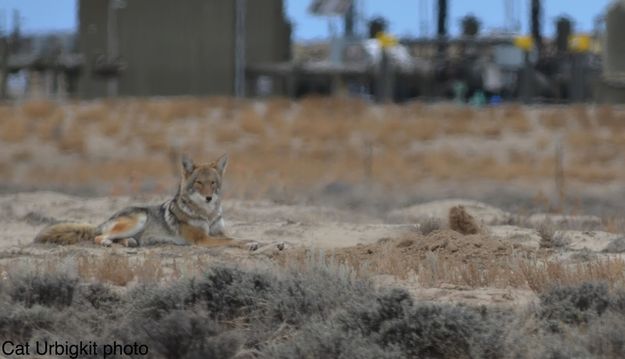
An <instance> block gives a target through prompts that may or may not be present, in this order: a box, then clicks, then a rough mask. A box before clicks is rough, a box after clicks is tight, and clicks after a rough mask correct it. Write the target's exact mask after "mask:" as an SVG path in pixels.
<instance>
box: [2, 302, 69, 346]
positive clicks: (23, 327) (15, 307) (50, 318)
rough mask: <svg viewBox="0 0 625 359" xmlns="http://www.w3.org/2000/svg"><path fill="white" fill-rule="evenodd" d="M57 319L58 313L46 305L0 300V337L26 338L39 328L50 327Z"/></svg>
mask: <svg viewBox="0 0 625 359" xmlns="http://www.w3.org/2000/svg"><path fill="white" fill-rule="evenodd" d="M57 320H58V313H57V312H56V311H55V310H53V309H51V308H48V307H43V306H40V305H33V306H30V307H26V306H24V305H22V304H15V303H9V302H4V303H3V302H0V338H2V339H12V340H19V341H23V340H27V339H29V338H31V336H32V335H33V333H34V332H35V331H37V330H41V329H51V328H53V327H54V324H55V323H56V321H57Z"/></svg>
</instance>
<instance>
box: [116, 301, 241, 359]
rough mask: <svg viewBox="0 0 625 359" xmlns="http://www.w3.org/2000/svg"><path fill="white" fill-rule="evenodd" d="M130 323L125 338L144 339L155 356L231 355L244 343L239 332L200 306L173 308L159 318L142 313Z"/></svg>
mask: <svg viewBox="0 0 625 359" xmlns="http://www.w3.org/2000/svg"><path fill="white" fill-rule="evenodd" d="M130 324H131V326H129V327H128V331H127V333H126V336H127V337H126V338H124V339H125V340H126V341H127V342H139V343H144V344H145V345H147V346H148V347H149V348H150V351H151V355H155V356H156V357H163V358H232V357H233V356H234V355H235V354H236V352H237V351H238V350H239V347H240V346H241V343H242V340H241V339H240V338H239V336H238V335H237V333H235V332H234V331H228V330H226V328H224V327H222V326H221V325H219V324H218V323H217V322H215V321H213V320H212V319H210V318H208V317H207V316H206V315H205V314H203V313H201V312H200V311H199V310H198V311H190V310H173V311H171V312H169V313H167V314H166V315H164V316H163V317H161V318H159V319H157V320H153V319H151V318H149V317H140V318H136V320H134V321H133V322H132V323H130Z"/></svg>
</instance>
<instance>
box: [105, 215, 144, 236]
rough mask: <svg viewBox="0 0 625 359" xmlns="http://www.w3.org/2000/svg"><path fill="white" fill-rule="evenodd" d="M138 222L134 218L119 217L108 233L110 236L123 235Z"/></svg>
mask: <svg viewBox="0 0 625 359" xmlns="http://www.w3.org/2000/svg"><path fill="white" fill-rule="evenodd" d="M138 222H139V220H138V219H137V218H136V217H120V218H118V219H117V220H116V223H115V225H114V226H113V228H111V230H110V231H109V232H110V234H113V235H114V234H119V233H125V232H128V231H130V230H131V229H133V228H134V227H135V226H136V225H137V223H138Z"/></svg>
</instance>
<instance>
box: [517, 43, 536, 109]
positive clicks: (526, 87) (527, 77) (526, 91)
mask: <svg viewBox="0 0 625 359" xmlns="http://www.w3.org/2000/svg"><path fill="white" fill-rule="evenodd" d="M533 81H534V76H533V68H532V63H531V61H530V52H529V50H526V51H524V52H523V70H521V89H520V90H521V100H522V101H523V103H529V102H530V100H531V98H532V96H533V94H532V92H533V91H532V87H533Z"/></svg>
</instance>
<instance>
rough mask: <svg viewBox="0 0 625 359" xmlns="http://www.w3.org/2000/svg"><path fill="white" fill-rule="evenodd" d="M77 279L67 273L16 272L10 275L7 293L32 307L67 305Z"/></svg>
mask: <svg viewBox="0 0 625 359" xmlns="http://www.w3.org/2000/svg"><path fill="white" fill-rule="evenodd" d="M77 284H78V280H77V279H76V277H73V276H70V275H67V274H63V273H61V274H58V273H55V274H46V275H40V274H37V273H26V274H18V275H13V276H11V277H10V285H9V286H8V288H7V290H8V294H9V296H10V297H11V299H12V300H13V301H15V302H19V303H22V304H24V306H26V307H32V306H33V305H36V304H39V305H42V306H47V307H51V306H55V307H67V306H69V305H71V304H72V299H73V298H74V292H75V290H76V286H77Z"/></svg>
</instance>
